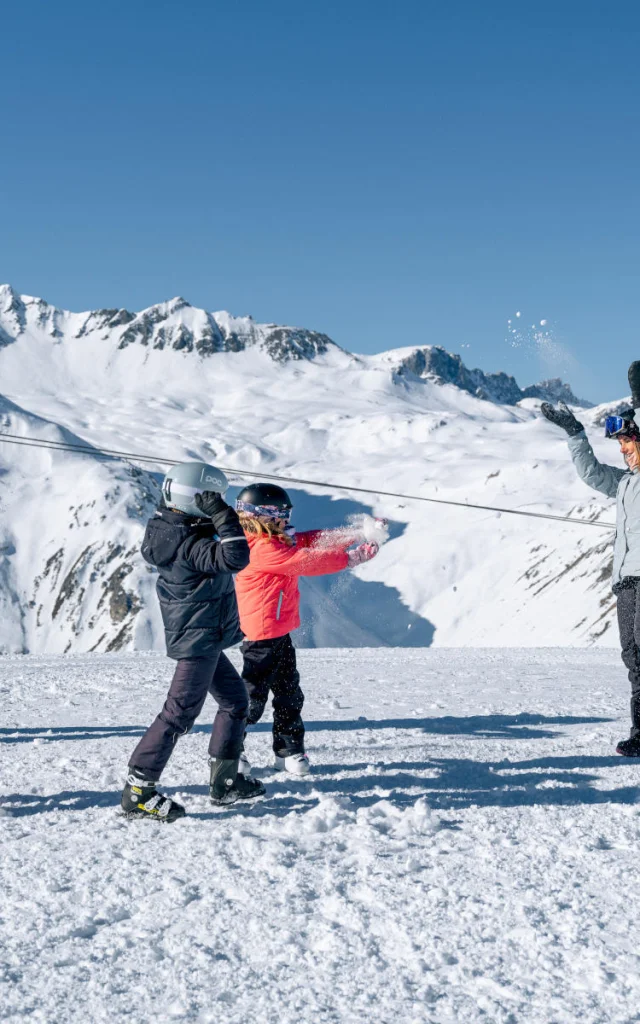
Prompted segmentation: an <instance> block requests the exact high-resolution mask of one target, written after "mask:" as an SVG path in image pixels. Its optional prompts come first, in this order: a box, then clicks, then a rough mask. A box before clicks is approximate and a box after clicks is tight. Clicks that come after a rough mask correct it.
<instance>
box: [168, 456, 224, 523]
mask: <svg viewBox="0 0 640 1024" xmlns="http://www.w3.org/2000/svg"><path fill="white" fill-rule="evenodd" d="M228 486H229V481H228V480H227V478H226V476H225V475H224V473H223V472H222V470H221V469H216V467H215V466H210V465H209V464H208V463H207V462H181V463H180V464H179V465H178V466H174V467H173V468H172V469H170V470H169V472H168V473H167V475H166V476H165V478H164V480H163V481H162V497H163V498H164V500H165V502H166V504H167V505H169V507H170V508H177V509H180V511H181V512H186V513H187V515H190V516H200V515H202V513H201V512H200V509H199V508H198V506H197V505H196V503H195V501H194V498H195V496H196V494H202V492H203V491H217V492H218V493H219V494H224V493H225V491H226V490H227V487H228Z"/></svg>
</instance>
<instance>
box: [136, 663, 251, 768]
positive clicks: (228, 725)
mask: <svg viewBox="0 0 640 1024" xmlns="http://www.w3.org/2000/svg"><path fill="white" fill-rule="evenodd" d="M208 693H210V694H211V696H212V697H213V699H214V700H215V701H216V702H217V704H218V712H217V714H216V717H215V718H214V720H213V728H212V730H211V739H210V740H209V755H210V757H214V758H215V757H220V758H225V759H227V758H228V759H229V760H232V759H234V758H236V757H239V756H240V752H241V750H242V743H243V739H244V731H245V723H246V718H247V709H248V698H247V688H246V686H245V685H244V683H243V681H242V679H241V678H240V676H239V675H238V673H237V672H236V670H235V668H234V667H233V665H232V664H231V662H230V661H229V659H228V658H227V656H226V655H225V654H222V653H220V654H219V655H218V656H217V657H213V658H181V659H180V660H179V661H178V663H177V665H176V670H175V673H174V676H173V679H172V681H171V686H170V687H169V693H168V694H167V699H166V701H165V703H164V707H163V709H162V711H161V712H160V714H159V715H158V717H157V718H156V719H155V721H154V722H152V723H151V725H150V726H149V728H148V729H147V731H146V733H145V734H144V736H143V737H142V739H141V740H140V742H139V743H138V746H137V747H136V749H135V750H134V752H133V754H132V755H131V758H130V760H129V767H130V768H140V769H141V770H142V771H143V772H144V773H145V775H146V777H147V778H148V779H152V780H153V781H154V782H157V781H158V779H159V778H160V776H161V774H162V771H163V769H164V767H165V765H166V763H167V761H168V760H169V758H170V757H171V754H172V752H173V748H174V747H175V745H176V741H177V740H178V738H179V737H180V736H184V735H185V733H187V732H189V730H190V729H191V728H192V727H193V725H194V723H195V720H196V718H197V717H198V715H199V714H200V712H201V711H202V707H203V705H204V702H205V700H206V698H207V694H208Z"/></svg>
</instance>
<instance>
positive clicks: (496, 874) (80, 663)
mask: <svg viewBox="0 0 640 1024" xmlns="http://www.w3.org/2000/svg"><path fill="white" fill-rule="evenodd" d="M299 653H300V662H301V668H302V676H303V687H304V689H305V691H306V693H307V704H306V709H305V714H306V719H307V722H308V727H309V731H308V749H309V752H310V755H311V758H312V763H313V765H314V773H313V775H312V776H311V777H309V778H308V779H294V778H290V777H282V776H281V775H279V774H276V773H275V772H273V771H271V770H270V769H265V767H264V766H265V765H267V764H268V762H269V754H270V742H269V740H270V736H269V726H268V725H267V724H266V723H261V725H260V726H259V727H258V729H257V730H255V731H254V733H253V735H252V736H251V737H250V739H249V743H248V752H249V754H250V756H251V758H252V761H253V762H254V764H255V766H256V768H257V769H259V771H258V772H257V774H259V775H261V776H262V777H263V778H264V779H265V781H266V783H267V785H268V795H267V797H266V798H265V799H264V800H262V801H259V802H256V803H255V804H253V805H242V806H238V805H237V804H236V805H235V806H233V807H232V808H229V809H213V808H212V807H211V805H210V804H209V803H208V799H207V790H206V775H207V767H206V743H207V736H206V733H207V731H208V726H207V723H210V722H211V718H212V712H213V705H212V704H211V703H210V702H209V703H208V704H207V705H206V707H205V712H204V714H203V716H202V719H201V722H200V724H199V726H198V727H197V729H196V730H194V732H193V733H191V734H190V735H189V736H187V737H185V738H183V739H182V740H181V741H180V742H179V744H178V746H177V749H176V752H175V754H174V757H173V759H172V761H171V762H170V764H169V767H168V769H167V771H166V773H165V776H164V779H163V782H164V784H165V788H166V789H167V791H168V792H170V793H171V794H176V795H177V796H178V798H181V795H182V797H183V798H184V802H185V803H186V805H187V810H188V812H189V817H188V818H187V819H186V820H184V821H181V822H178V823H176V824H173V825H164V826H162V825H155V824H152V823H147V822H127V821H125V820H124V819H122V818H121V817H119V816H118V815H117V805H118V800H119V791H120V788H121V785H122V782H123V776H124V767H125V765H126V762H127V758H128V755H129V753H130V751H131V749H132V747H133V745H134V743H135V742H136V739H137V737H138V736H139V734H140V732H141V730H142V727H144V726H146V725H147V724H148V723H149V722H150V720H151V718H152V716H153V715H154V714H155V713H156V712H157V711H158V710H159V708H160V705H161V701H162V697H163V694H164V691H165V689H166V686H167V684H168V682H169V678H170V675H171V671H172V666H171V663H169V662H168V661H167V660H166V659H164V658H162V657H158V656H156V655H151V654H146V655H145V654H138V655H135V654H127V655H115V654H114V655H82V656H68V657H64V656H58V657H47V656H40V657H11V656H7V657H3V658H2V659H0V693H1V698H2V706H3V709H4V710H5V712H6V718H5V720H4V722H3V723H2V726H3V727H2V730H0V748H1V750H2V769H1V774H0V794H1V795H0V814H1V815H2V817H0V830H1V833H2V840H3V842H2V858H1V871H2V893H3V896H2V901H1V902H0V960H1V974H0V1019H2V1020H20V1019H22V1018H23V1017H28V1018H29V1019H31V1020H34V1021H46V1022H47V1024H53V1022H55V1024H70V1022H83V1024H86V1022H92V1024H93V1022H95V1024H100V1022H103V1021H104V1022H109V1024H116V1022H120V1021H123V1022H124V1021H127V1022H134V1024H146V1022H152V1021H172V1020H186V1021H198V1022H202V1024H205V1022H207V1024H208V1022H212V1024H213V1022H216V1024H218V1022H219V1021H224V1022H225V1024H241V1022H242V1024H247V1022H248V1024H271V1022H274V1024H275V1022H276V1021H277V1022H280V1021H285V1022H290V1021H307V1022H310V1021H313V1022H314V1024H315V1022H336V1024H338V1022H339V1024H350V1022H356V1021H357V1022H361V1021H362V1022H364V1021H376V1022H380V1024H397V1022H401V1024H405V1022H406V1024H418V1022H420V1024H422V1022H434V1024H436V1022H437V1024H441V1022H442V1024H444V1022H455V1024H460V1022H465V1024H474V1022H480V1021H482V1022H487V1021H490V1022H496V1024H520V1022H524V1021H526V1022H527V1024H537V1022H540V1024H542V1022H544V1024H565V1022H572V1024H574V1022H576V1021H578V1020H580V1021H586V1022H593V1024H596V1022H597V1024H606V1022H616V1024H621V1022H622V1024H624V1022H631V1021H638V1019H640V1018H639V1017H638V1006H639V1005H640V972H639V970H638V968H639V966H640V955H639V953H638V945H637V913H636V909H635V901H634V899H633V893H634V892H637V891H638V886H639V884H640V867H639V864H638V854H637V850H638V838H639V826H640V818H639V806H640V805H639V803H638V800H639V797H640V764H636V763H634V762H628V761H624V760H622V759H621V758H619V757H615V756H614V755H613V749H614V746H615V742H616V740H618V739H620V738H621V737H622V736H623V735H626V732H627V720H626V714H627V707H628V693H627V690H628V684H627V682H626V678H625V673H624V669H623V668H622V666H621V665H620V663H619V661H618V658H617V655H616V653H615V652H613V651H609V650H606V649H598V650H596V649H592V650H577V649H569V650H567V649H564V650H532V649H527V650H517V649H516V650H507V649H502V650H499V651H498V650H494V651H491V650H487V649H484V650H469V649H466V650H464V651H462V650H456V649H448V650H447V649H437V650H436V649H430V650H403V651H400V650H397V649H376V650H371V649H365V650H339V649H338V650H336V649H333V650H305V651H301V652H299ZM233 656H234V659H237V654H236V653H234V654H233Z"/></svg>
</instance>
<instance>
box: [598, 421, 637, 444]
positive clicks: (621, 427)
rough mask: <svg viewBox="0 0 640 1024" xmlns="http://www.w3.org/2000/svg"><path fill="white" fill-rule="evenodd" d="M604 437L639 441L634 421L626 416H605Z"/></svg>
mask: <svg viewBox="0 0 640 1024" xmlns="http://www.w3.org/2000/svg"><path fill="white" fill-rule="evenodd" d="M604 436H605V437H628V438H629V439H630V440H632V441H638V440H640V428H639V427H638V424H637V423H636V422H635V420H633V419H631V418H629V417H627V416H607V418H606V419H605V421H604Z"/></svg>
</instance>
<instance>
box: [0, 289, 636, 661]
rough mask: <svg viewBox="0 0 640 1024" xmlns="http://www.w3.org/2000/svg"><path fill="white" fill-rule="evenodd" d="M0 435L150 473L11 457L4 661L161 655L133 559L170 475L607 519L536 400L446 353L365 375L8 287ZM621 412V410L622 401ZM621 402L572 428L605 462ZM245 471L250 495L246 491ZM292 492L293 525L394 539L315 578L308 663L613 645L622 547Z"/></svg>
mask: <svg viewBox="0 0 640 1024" xmlns="http://www.w3.org/2000/svg"><path fill="white" fill-rule="evenodd" d="M0 394H1V395H2V397H1V398H0V429H1V430H2V431H3V432H4V433H11V434H16V435H19V436H21V437H41V438H45V439H65V440H71V441H72V442H73V443H78V442H79V443H84V444H89V445H92V446H95V448H96V449H101V448H103V447H105V448H109V449H119V450H124V451H136V452H140V453H144V454H153V455H157V456H158V459H159V461H158V463H157V465H156V466H154V465H151V466H150V469H152V470H154V471H157V472H156V473H155V475H154V474H153V473H150V472H148V471H147V470H145V469H142V468H139V467H137V466H135V465H133V464H129V463H127V462H126V461H118V460H104V459H101V458H100V457H99V453H98V451H96V453H95V454H90V455H80V454H73V453H60V452H53V451H50V450H49V451H44V450H42V449H39V448H31V447H24V446H20V445H14V444H9V443H7V442H2V443H0V556H1V559H2V560H1V562H0V574H1V578H2V584H3V585H2V590H1V593H0V602H1V608H0V610H1V613H2V620H1V623H0V649H3V650H30V651H45V650H46V651H64V650H81V651H82V650H91V649H95V650H107V649H111V650H113V649H117V648H119V647H132V646H133V647H137V648H143V649H148V648H159V649H160V648H161V646H162V643H161V635H160V631H159V621H158V616H157V609H156V605H155V600H154V598H153V584H154V576H153V574H152V573H150V572H149V571H148V570H147V568H146V567H145V566H144V563H143V562H142V560H141V558H140V557H139V555H138V546H139V542H140V538H141V533H142V529H143V523H144V520H145V518H146V516H147V515H148V513H149V510H150V509H151V508H152V507H153V504H154V501H155V499H156V496H157V486H158V478H159V474H161V473H162V472H164V469H165V468H166V466H165V464H164V463H163V460H164V459H167V460H182V459H190V458H203V459H207V460H209V461H213V462H215V463H217V464H218V465H220V466H222V467H226V468H227V469H229V468H231V471H232V474H231V475H232V477H233V476H234V474H233V470H235V471H236V473H235V477H234V482H235V483H237V484H238V485H240V484H241V483H243V482H245V481H246V479H248V478H254V479H256V478H260V476H261V474H262V473H273V474H282V475H283V476H289V477H297V478H302V479H304V480H319V481H328V482H329V483H332V484H345V485H347V486H348V487H351V488H358V487H364V488H374V489H375V488H380V490H381V491H391V492H396V493H399V494H414V495H422V496H424V497H432V498H436V499H449V500H452V501H459V502H463V503H464V502H474V503H479V504H484V505H500V506H504V507H511V508H524V509H530V510H534V511H551V512H554V513H558V514H561V515H569V514H571V515H574V516H578V517H581V518H584V519H590V520H606V521H612V519H613V510H610V506H611V502H610V501H608V500H607V499H605V498H603V497H602V496H601V495H598V494H596V493H595V492H593V491H590V490H589V489H588V488H587V487H586V486H585V485H584V484H582V483H581V482H580V481H579V480H578V479H577V477H576V476H575V473H574V470H573V468H572V466H571V463H570V460H569V457H568V452H567V448H566V444H565V442H564V440H563V437H564V435H562V434H561V433H560V432H559V431H557V430H556V429H554V428H553V427H552V426H550V425H549V424H548V423H547V422H546V421H545V420H543V419H542V418H541V417H540V415H539V401H540V398H551V399H553V400H555V399H557V398H558V397H562V398H564V399H565V400H568V401H569V402H571V403H572V404H573V405H576V406H583V407H584V406H586V405H587V404H588V403H584V402H580V401H579V399H577V398H576V397H575V396H574V395H573V394H572V393H571V390H570V389H569V388H568V386H567V385H565V384H563V383H562V382H561V381H546V382H542V383H541V384H538V385H534V386H532V387H530V388H525V389H520V388H519V387H518V385H517V383H516V382H515V380H514V379H513V378H511V377H508V376H507V375H506V374H484V373H483V372H482V371H480V370H468V369H467V368H466V367H465V366H464V363H463V362H462V360H461V359H460V357H459V356H452V355H450V354H449V353H446V352H445V351H444V350H443V349H441V348H438V347H436V346H421V347H415V346H414V347H411V348H405V349H396V350H393V351H390V352H386V353H382V354H381V355H377V356H357V355H353V354H351V353H349V352H347V351H346V350H344V349H342V348H340V347H339V346H338V345H336V344H335V343H334V342H332V341H331V339H330V338H328V337H327V336H326V335H324V334H320V333H317V332H314V331H307V330H304V329H302V328H293V327H281V326H278V325H274V324H266V325H265V324H257V323H255V322H254V321H253V320H252V319H251V318H250V317H233V316H231V315H230V314H228V313H209V312H206V311H204V310H200V309H196V308H195V307H192V306H190V305H189V304H188V303H187V302H185V301H184V300H183V299H174V300H172V301H170V302H166V303H161V304H160V305H158V306H153V307H151V308H149V309H147V310H143V311H142V312H140V313H131V312H128V311H127V310H124V309H120V310H115V309H109V310H98V311H93V312H86V313H70V312H67V311H65V310H60V309H56V308H55V307H53V306H51V305H49V304H48V303H46V302H44V301H43V300H42V299H37V298H32V297H29V296H24V295H22V296H21V295H18V294H17V293H16V292H15V291H13V290H12V289H11V288H10V287H9V286H2V287H0ZM618 404H619V403H618ZM612 407H613V404H612V405H611V406H597V407H595V408H588V409H587V408H582V409H581V411H580V413H579V415H580V416H581V417H582V418H583V421H584V422H585V425H586V426H587V429H588V430H590V432H591V428H592V427H593V437H594V443H595V445H596V450H597V451H598V452H599V454H600V456H601V457H602V458H603V459H604V460H605V461H607V460H608V461H611V462H617V461H618V459H619V456H618V454H617V448H616V446H615V445H612V444H611V443H610V442H606V441H604V439H602V437H601V427H600V424H601V422H602V418H603V416H604V415H605V413H606V411H607V410H608V409H609V408H612ZM247 474H248V475H249V476H247ZM292 486H293V487H294V492H295V494H294V496H295V499H296V521H297V524H298V525H299V526H300V527H305V526H308V525H311V524H313V525H322V524H326V525H337V524H338V523H339V522H342V521H344V518H345V517H346V516H347V515H349V514H351V513H354V512H360V511H363V510H366V511H369V510H373V511H374V512H375V513H376V514H378V515H385V516H387V517H388V518H390V519H391V520H392V521H393V528H392V539H391V541H390V542H389V543H388V544H387V545H385V547H384V548H383V549H382V550H381V552H380V554H379V556H378V557H377V558H376V559H375V560H374V561H373V562H371V563H369V564H368V565H366V566H364V567H362V568H361V569H360V570H358V572H357V573H349V574H342V575H340V576H336V577H326V578H322V579H314V580H309V581H306V585H305V587H304V599H305V619H306V625H305V627H304V628H303V631H302V634H301V637H300V638H299V642H302V643H306V644H308V645H314V644H318V645H320V644H322V645H331V644H339V645H349V644H353V645H372V644H376V643H390V644H395V645H403V644H409V645H422V644H426V643H434V644H436V645H514V646H515V645H523V644H526V645H538V646H544V645H557V644H563V645H564V644H585V643H608V642H615V636H614V631H613V630H612V629H611V625H612V615H613V600H612V597H611V595H610V590H609V579H608V577H609V573H610V542H611V533H610V532H609V531H606V530H602V529H597V528H595V527H594V526H589V525H585V526H584V527H583V526H575V525H570V524H563V523H556V522H550V521H545V520H535V519H531V520H528V519H522V518H519V517H515V516H504V515H503V516H502V517H500V518H497V517H496V515H495V513H490V512H482V511H478V510H470V509H465V508H456V507H452V506H447V505H438V504H426V503H423V502H419V501H414V500H405V499H394V498H384V497H382V496H376V495H375V494H373V495H371V496H367V495H362V494H359V493H358V492H357V491H353V490H351V491H347V492H340V491H337V490H335V488H332V487H326V488H319V487H311V486H308V485H305V486H304V487H295V485H292Z"/></svg>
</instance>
